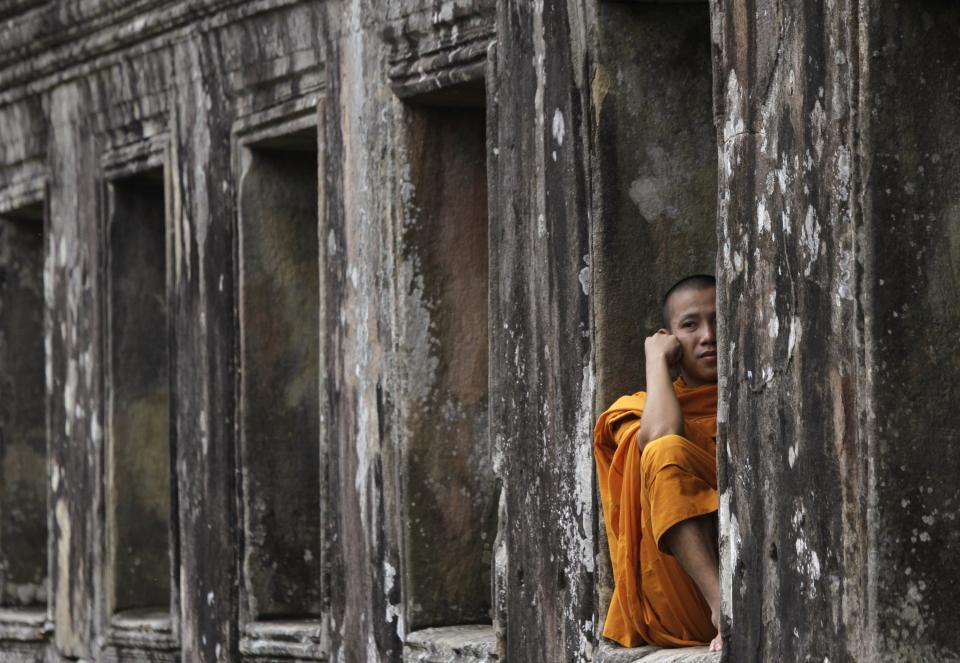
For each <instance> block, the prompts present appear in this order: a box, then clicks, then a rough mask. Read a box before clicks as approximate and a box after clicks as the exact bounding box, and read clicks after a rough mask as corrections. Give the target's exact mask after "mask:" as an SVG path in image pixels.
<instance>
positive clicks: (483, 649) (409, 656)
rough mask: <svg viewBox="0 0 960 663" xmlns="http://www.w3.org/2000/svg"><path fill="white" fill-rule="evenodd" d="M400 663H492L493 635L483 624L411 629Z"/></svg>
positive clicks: (490, 629)
mask: <svg viewBox="0 0 960 663" xmlns="http://www.w3.org/2000/svg"><path fill="white" fill-rule="evenodd" d="M403 660H404V663H495V662H496V661H497V636H496V635H494V633H493V627H492V626H490V625H487V624H478V625H468V626H442V627H438V628H427V629H423V630H422V631H415V632H413V633H411V634H409V635H408V636H407V641H406V642H405V643H404V646H403Z"/></svg>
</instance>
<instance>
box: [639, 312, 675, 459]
mask: <svg viewBox="0 0 960 663" xmlns="http://www.w3.org/2000/svg"><path fill="white" fill-rule="evenodd" d="M644 349H645V351H646V356H647V401H646V405H645V406H644V408H643V417H641V419H640V430H638V431H637V444H639V445H640V448H641V449H643V447H645V446H646V445H647V443H648V442H651V441H653V440H656V439H657V438H659V437H663V436H665V435H683V432H684V429H683V411H682V410H681V409H680V401H678V400H677V394H676V393H675V392H674V391H673V380H672V378H671V376H670V366H671V365H672V363H673V362H675V361H676V360H677V359H678V358H679V352H680V344H679V343H678V342H677V339H676V338H675V337H673V336H671V335H669V334H667V333H666V332H665V331H661V332H657V333H656V334H654V335H653V336H651V337H650V338H648V339H647V342H646V343H645V345H644Z"/></svg>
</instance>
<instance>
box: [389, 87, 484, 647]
mask: <svg viewBox="0 0 960 663" xmlns="http://www.w3.org/2000/svg"><path fill="white" fill-rule="evenodd" d="M476 87H477V86H476V85H470V86H464V87H463V90H462V91H461V90H453V91H451V92H450V93H448V94H444V95H442V96H440V97H439V98H433V97H431V98H430V99H429V100H428V101H430V102H431V104H435V103H440V106H437V105H429V106H428V105H424V104H408V105H407V108H406V110H407V112H406V122H407V126H406V136H407V143H406V146H407V151H406V154H407V158H408V160H409V164H410V177H411V181H410V184H411V185H412V186H411V190H412V200H411V201H410V215H411V217H412V218H411V219H410V221H409V222H408V223H407V225H406V227H405V228H404V231H403V238H402V239H403V254H404V255H403V259H404V261H406V262H407V263H408V264H410V265H412V269H413V271H414V274H415V275H414V277H413V278H414V283H415V285H414V289H415V290H416V291H417V292H415V293H414V294H415V297H416V300H417V304H416V306H420V307H422V310H425V312H426V314H427V315H428V316H429V326H428V330H427V334H428V336H429V339H428V341H427V345H428V350H426V352H427V353H428V355H429V358H428V359H427V360H426V361H425V365H426V366H428V368H429V372H430V380H431V381H430V383H429V384H424V385H422V386H423V387H424V389H426V390H428V393H424V394H423V398H422V399H420V400H418V401H417V402H411V403H409V404H408V411H409V415H408V417H407V428H406V438H405V441H404V447H403V457H402V470H401V473H402V477H401V482H402V490H403V508H404V509H405V514H404V516H405V517H404V518H403V522H404V528H405V530H404V580H405V593H406V597H407V624H408V628H409V629H410V630H416V629H422V628H426V627H433V626H449V625H455V624H480V623H486V624H489V623H490V622H491V615H490V609H491V604H490V597H491V550H492V546H493V542H494V537H495V535H496V517H497V508H496V507H497V496H498V493H497V487H496V482H495V481H494V475H493V469H492V459H491V440H490V433H489V421H488V402H489V393H488V380H487V375H488V358H489V343H488V277H489V266H488V238H487V234H488V219H487V165H486V157H487V146H486V115H485V111H484V108H483V106H482V103H479V104H478V103H477V102H478V99H479V100H480V101H481V102H482V99H483V97H482V86H481V88H480V91H481V93H480V94H477V90H476ZM457 92H462V93H461V94H457ZM414 361H418V362H422V361H424V358H423V357H419V358H417V359H414Z"/></svg>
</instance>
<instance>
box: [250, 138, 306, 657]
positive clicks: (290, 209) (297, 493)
mask: <svg viewBox="0 0 960 663" xmlns="http://www.w3.org/2000/svg"><path fill="white" fill-rule="evenodd" d="M244 159H245V162H246V167H245V170H244V174H243V177H242V181H241V187H240V254H241V255H240V258H241V260H240V272H241V273H240V337H241V355H242V356H241V380H240V413H241V414H240V426H241V447H242V452H241V453H242V466H243V505H244V509H243V513H244V520H245V523H244V538H245V541H244V555H243V565H244V579H245V593H246V603H245V605H246V609H247V617H246V620H245V621H247V622H248V626H247V629H246V631H247V634H248V635H250V636H251V637H254V636H257V637H274V636H275V637H278V638H279V637H281V636H283V634H284V632H285V631H284V629H283V628H280V626H279V625H275V627H270V628H267V626H266V625H264V624H260V625H258V626H253V625H249V623H250V622H268V621H269V622H276V623H279V622H296V623H299V624H300V625H301V626H303V623H304V622H316V621H317V620H319V618H320V615H321V608H322V579H321V568H320V545H321V533H320V528H321V522H320V489H321V488H320V463H321V461H320V421H319V348H320V337H319V324H320V322H319V319H320V313H319V311H320V300H319V297H320V285H319V241H318V236H317V234H318V227H319V224H318V218H319V217H318V214H319V212H318V210H319V200H318V195H319V181H318V150H317V132H316V129H315V128H311V129H307V130H304V131H300V132H297V133H292V134H288V135H284V136H282V137H278V138H272V139H270V140H269V141H261V142H257V143H255V144H252V145H249V146H248V148H247V149H246V150H245V152H244Z"/></svg>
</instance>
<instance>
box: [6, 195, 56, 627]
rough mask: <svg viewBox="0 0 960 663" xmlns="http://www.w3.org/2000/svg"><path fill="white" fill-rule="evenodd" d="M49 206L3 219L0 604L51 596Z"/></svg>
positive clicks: (39, 601)
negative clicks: (46, 336)
mask: <svg viewBox="0 0 960 663" xmlns="http://www.w3.org/2000/svg"><path fill="white" fill-rule="evenodd" d="M43 216H44V214H43V206H42V205H39V204H38V205H32V206H29V207H25V208H20V209H17V210H14V211H12V212H10V213H7V214H5V215H3V216H0V606H2V607H8V608H38V607H42V606H43V605H44V604H45V603H46V600H47V590H46V581H47V515H46V506H47V433H46V387H45V377H44V376H45V371H44V342H43V316H44V299H43V247H44V241H43V238H44V228H43Z"/></svg>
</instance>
